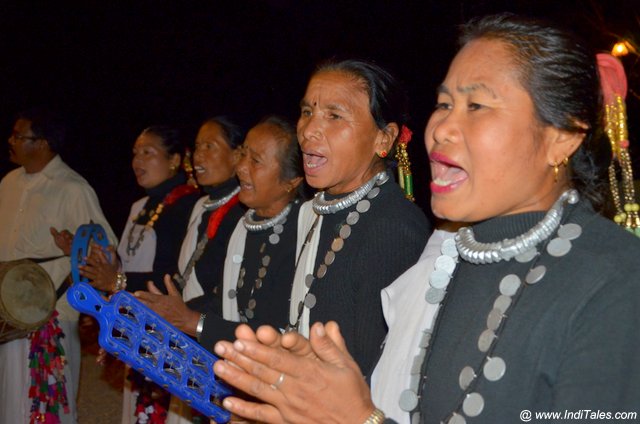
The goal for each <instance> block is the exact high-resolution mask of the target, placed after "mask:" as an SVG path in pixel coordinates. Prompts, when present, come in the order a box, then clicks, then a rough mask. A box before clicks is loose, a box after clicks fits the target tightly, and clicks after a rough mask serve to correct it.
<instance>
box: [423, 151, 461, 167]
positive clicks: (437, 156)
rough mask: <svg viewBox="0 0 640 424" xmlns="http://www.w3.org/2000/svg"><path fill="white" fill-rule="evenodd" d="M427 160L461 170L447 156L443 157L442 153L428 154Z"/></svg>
mask: <svg viewBox="0 0 640 424" xmlns="http://www.w3.org/2000/svg"><path fill="white" fill-rule="evenodd" d="M429 160H431V161H434V162H440V163H442V164H445V165H448V166H455V167H456V168H462V167H461V166H460V165H458V163H457V162H455V161H453V160H452V159H450V158H449V157H448V156H446V155H443V154H442V153H438V152H431V153H429Z"/></svg>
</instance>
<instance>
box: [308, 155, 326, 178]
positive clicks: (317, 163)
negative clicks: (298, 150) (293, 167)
mask: <svg viewBox="0 0 640 424" xmlns="http://www.w3.org/2000/svg"><path fill="white" fill-rule="evenodd" d="M327 161H328V159H327V158H326V157H325V156H323V155H319V154H315V153H310V152H303V154H302V162H303V165H304V171H305V173H314V172H317V170H318V169H320V168H322V167H323V166H324V165H325V164H326V163H327Z"/></svg>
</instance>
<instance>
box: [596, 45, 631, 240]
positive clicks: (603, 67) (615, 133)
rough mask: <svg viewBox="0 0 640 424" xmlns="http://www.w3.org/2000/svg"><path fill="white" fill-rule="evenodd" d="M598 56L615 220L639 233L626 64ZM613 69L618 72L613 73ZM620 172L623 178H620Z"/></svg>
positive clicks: (611, 57) (606, 55)
mask: <svg viewBox="0 0 640 424" xmlns="http://www.w3.org/2000/svg"><path fill="white" fill-rule="evenodd" d="M597 59H598V67H599V70H600V79H601V82H602V91H603V94H604V99H605V132H606V133H607V137H608V138H609V142H610V143H611V152H612V157H611V164H610V165H609V185H610V188H611V196H612V197H613V203H614V205H615V208H616V215H615V216H614V217H613V220H614V221H615V222H616V223H617V224H619V225H621V226H622V227H624V228H626V229H627V230H629V231H630V232H632V233H634V234H635V235H637V236H640V216H639V215H638V211H639V210H640V205H638V202H637V200H636V194H635V188H634V185H633V171H632V168H631V156H630V155H629V133H628V130H627V111H626V105H625V101H624V98H625V96H626V94H627V78H626V74H625V72H624V67H623V66H622V63H620V61H618V59H616V58H614V57H613V56H611V55H609V54H606V53H600V54H598V55H597ZM611 70H614V71H617V72H610V71H611ZM618 175H619V176H620V179H621V181H618ZM621 189H622V190H621ZM621 191H622V194H621V193H620V192H621ZM623 201H624V204H623Z"/></svg>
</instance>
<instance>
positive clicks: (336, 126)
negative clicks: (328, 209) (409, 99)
mask: <svg viewBox="0 0 640 424" xmlns="http://www.w3.org/2000/svg"><path fill="white" fill-rule="evenodd" d="M383 138H385V137H384V133H383V131H382V130H380V129H379V128H378V127H377V125H376V123H375V121H374V120H373V116H372V115H371V112H370V110H369V96H368V95H367V92H366V91H365V89H364V87H362V85H361V83H360V82H359V81H358V80H357V79H355V78H354V77H353V76H351V75H348V74H345V73H342V72H335V71H326V72H321V73H319V74H316V75H314V76H313V77H312V78H311V81H309V85H308V86H307V91H306V93H305V95H304V98H303V99H302V102H301V113H300V119H299V120H298V140H299V142H300V147H301V149H302V154H303V162H304V173H305V176H306V179H307V183H309V185H310V186H312V187H315V188H318V189H323V190H327V191H328V192H329V193H331V194H341V193H347V192H350V191H353V190H355V189H356V188H358V187H359V186H361V185H362V184H364V183H365V182H366V181H367V180H369V179H370V178H371V177H373V175H374V174H375V173H376V172H379V171H380V170H382V169H383V165H382V161H381V160H380V159H378V158H377V157H376V151H381V150H382V149H383V147H380V145H379V143H380V142H382V141H383ZM389 147H390V146H388V147H385V148H386V149H387V150H389Z"/></svg>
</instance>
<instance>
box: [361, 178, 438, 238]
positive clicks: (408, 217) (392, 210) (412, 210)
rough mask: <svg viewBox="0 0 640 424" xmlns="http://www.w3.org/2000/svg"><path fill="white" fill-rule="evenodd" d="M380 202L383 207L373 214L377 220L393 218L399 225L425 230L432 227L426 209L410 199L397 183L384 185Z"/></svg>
mask: <svg viewBox="0 0 640 424" xmlns="http://www.w3.org/2000/svg"><path fill="white" fill-rule="evenodd" d="M378 203H379V204H380V206H381V207H379V208H376V213H375V214H372V215H373V216H374V219H376V220H389V219H391V220H393V221H395V222H396V224H397V225H400V226H403V225H407V226H411V227H416V228H423V229H424V230H425V231H427V230H430V229H431V228H432V225H431V223H430V222H429V220H428V219H427V216H426V214H425V213H424V211H423V210H422V209H421V208H420V207H419V206H418V205H416V204H415V203H414V202H412V201H410V200H408V199H407V198H406V197H405V195H404V192H403V191H402V189H401V188H400V186H399V185H398V184H396V183H392V182H389V183H387V184H384V185H383V186H382V188H381V190H380V194H379V202H378Z"/></svg>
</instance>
